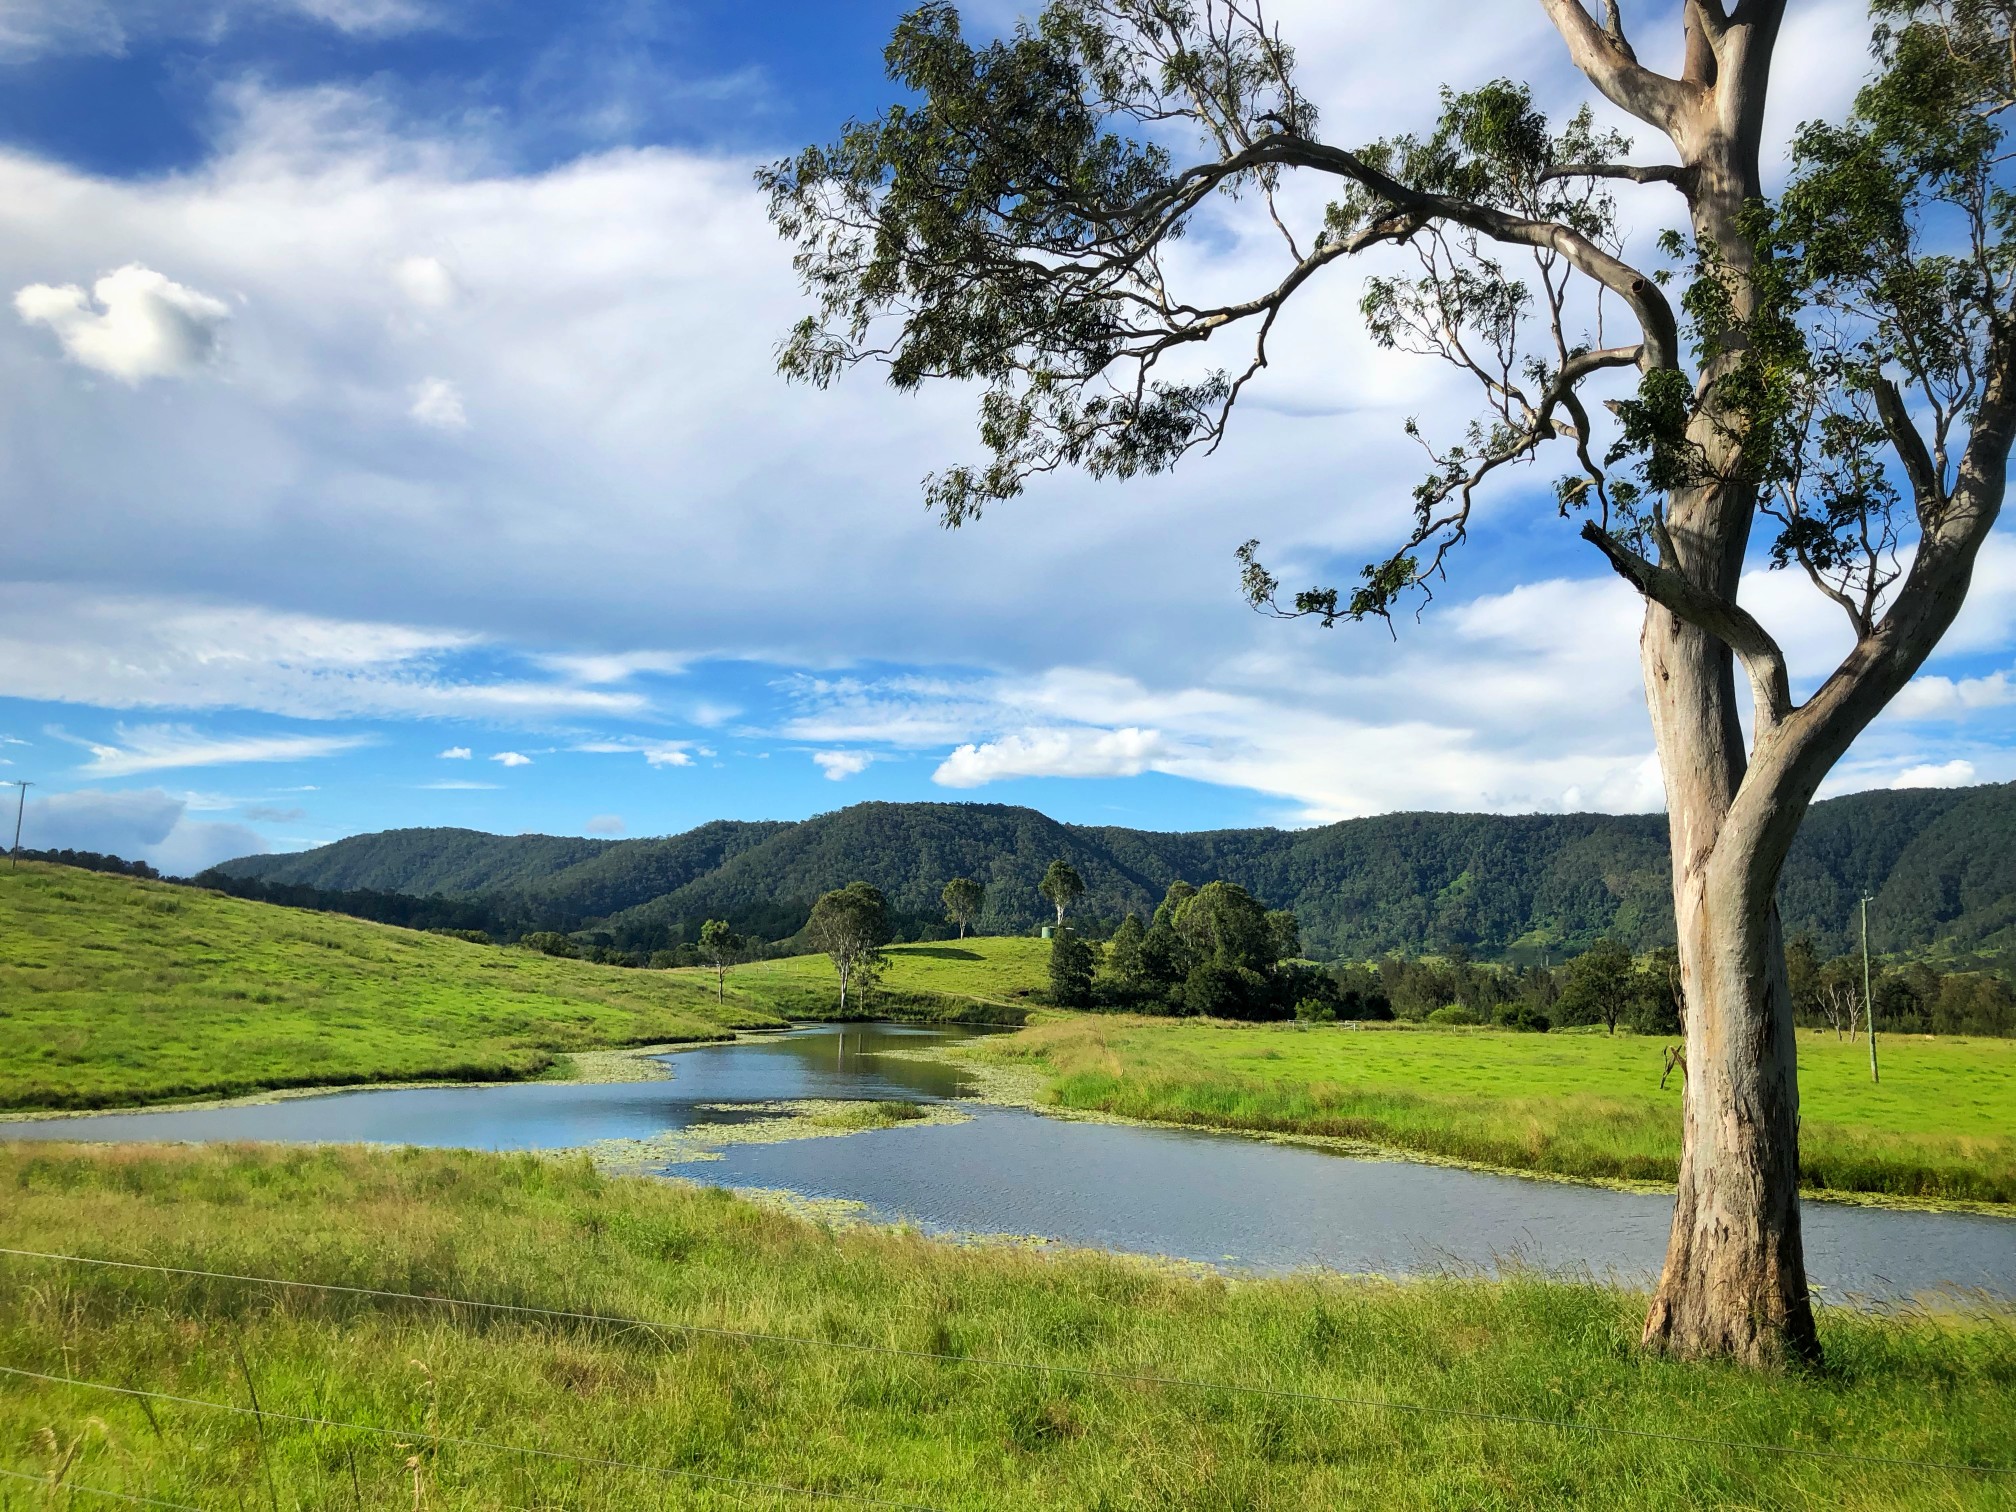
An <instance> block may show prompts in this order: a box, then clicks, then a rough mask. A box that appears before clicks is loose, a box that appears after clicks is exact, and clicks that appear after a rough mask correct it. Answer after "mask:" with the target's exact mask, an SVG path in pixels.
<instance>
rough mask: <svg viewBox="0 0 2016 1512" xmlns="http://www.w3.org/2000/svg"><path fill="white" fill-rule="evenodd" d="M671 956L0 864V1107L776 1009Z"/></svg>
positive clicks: (529, 1053) (382, 1075)
mask: <svg viewBox="0 0 2016 1512" xmlns="http://www.w3.org/2000/svg"><path fill="white" fill-rule="evenodd" d="M775 1022H776V1019H775V1017H774V1016H773V1015H771V1014H770V1013H768V1012H766V1011H765V1010H763V1009H762V1008H760V1007H758V1006H757V1005H756V1004H754V1003H753V1002H749V1001H738V1002H731V1003H729V1004H728V1005H726V1007H725V1008H717V1007H716V1005H715V1003H714V1000H713V994H712V993H711V992H710V991H706V990H703V987H702V984H701V983H699V982H697V981H693V980H691V979H685V978H675V977H673V976H672V975H671V974H670V973H666V972H643V971H623V970H618V969H616V968H614V967H604V966H591V965H587V964H585V963H582V962H575V961H558V960H550V959H548V958H547V957H544V956H538V955H533V954H531V953H530V952H528V951H522V950H502V949H497V948H494V947H485V946H479V945H468V944H464V943H462V942H461V941H459V940H451V939H444V938H440V937H437V936H433V935H425V934H417V933H414V932H412V931H410V930H402V929H391V928H388V927H385V926H382V925H377V924H367V923H364V922H362V921H360V920H355V919H347V918H343V917H340V916H336V915H330V914H315V913H306V912H302V911H299V910H295V909H286V908H276V907H273V906H271V905H269V904H261V903H246V902H241V901H239V900H237V899H235V898H225V897H219V896H217V895H215V894H213V893H206V892H201V891H198V890H196V889H192V888H186V887H174V886H169V885H167V884H164V883H158V882H143V881H139V880H136V879H134V878H129V877H115V876H106V875H101V874H98V873H94V872H84V871H75V870H72V869H69V868H66V867H52V866H42V865H38V864H35V863H27V864H24V865H23V866H22V867H21V868H20V869H19V870H18V871H11V872H10V871H0V1109H5V1108H96V1107H110V1106H116V1105H121V1104H133V1103H141V1102H148V1101H158V1100H161V1099H164V1098H174V1097H202V1096H228V1095H234V1094H237V1093H243V1092H251V1091H257V1090H260V1089H264V1088H270V1087H304V1086H327V1085H334V1084H340V1083H345V1082H364V1081H393V1080H408V1079H413V1080H419V1079H432V1078H441V1079H466V1080H487V1079H491V1078H500V1077H521V1076H532V1075H537V1074H538V1073H539V1072H540V1071H542V1070H544V1069H545V1068H546V1067H548V1066H550V1065H551V1064H552V1063H553V1060H554V1058H555V1056H556V1054H558V1053H560V1052H564V1051H567V1050H576V1049H585V1048H588V1047H591V1046H596V1045H620V1044H643V1043H651V1042H654V1041H660V1040H664V1041H672V1040H703V1039H718V1038H721V1037H723V1036H724V1035H725V1034H726V1033H727V1032H728V1031H729V1029H730V1028H731V1027H732V1026H735V1025H756V1024H768V1023H775Z"/></svg>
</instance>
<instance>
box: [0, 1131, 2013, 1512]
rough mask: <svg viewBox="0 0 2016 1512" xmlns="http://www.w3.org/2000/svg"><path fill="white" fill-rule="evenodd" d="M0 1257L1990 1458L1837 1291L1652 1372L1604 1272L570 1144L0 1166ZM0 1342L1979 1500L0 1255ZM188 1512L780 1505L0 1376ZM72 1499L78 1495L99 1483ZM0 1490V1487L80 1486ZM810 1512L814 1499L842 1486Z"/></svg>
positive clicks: (824, 1433)
mask: <svg viewBox="0 0 2016 1512" xmlns="http://www.w3.org/2000/svg"><path fill="white" fill-rule="evenodd" d="M0 1244H4V1245H7V1246H12V1247H27V1248H51V1249H64V1250H79V1249H81V1250H85V1251H88V1252H90V1253H93V1254H98V1255H104V1256H110V1257H119V1258H131V1259H138V1260H145V1261H149V1262H153V1263H160V1264H168V1265H179V1266H188V1267H193V1268H200V1269H207V1270H215V1271H224V1272H240V1273H250V1274H271V1275H284V1276H293V1277H302V1278H312V1279H318V1280H325V1281H332V1282H340V1283H345V1284H350V1285H357V1286H368V1287H383V1288H388V1289H394V1290H400V1291H410V1292H425V1293H433V1294H438V1295H447V1296H460V1297H473V1298H483V1299H487V1300H492V1301H498V1302H511V1303H521V1304H526V1305H531V1306H539V1307H549V1308H558V1309H564V1310H571V1311H581V1312H597V1313H601V1314H603V1315H608V1316H618V1317H626V1318H643V1319H667V1320H682V1321H686V1322H691V1323H696V1324H703V1325H708V1326H715V1327H721V1328H729V1329H739V1330H750V1331H758V1332H766V1333H774V1334H786V1335H791V1336H794V1337H802V1338H807V1339H812V1340H822V1341H829V1342H833V1343H851V1344H872V1345H880V1346H889V1347H893V1348H896V1349H903V1350H913V1351H920V1352H928V1353H931V1354H943V1355H951V1356H954V1357H974V1356H984V1357H989V1358H998V1359H1011V1360H1020V1361H1027V1362H1034V1363H1042V1364H1051V1365H1057V1366H1063V1367H1086V1368H1093V1369H1100V1370H1113V1371H1119V1372H1127V1373H1136V1374H1140V1375H1152V1376H1159V1377H1165V1378H1169V1377H1183V1378H1190V1379H1197V1380H1205V1381H1218V1382H1236V1383H1241V1384H1244V1385H1249V1386H1259V1387H1268V1388H1274V1389H1278V1390H1280V1391H1284V1392H1286V1391H1294V1392H1306V1393H1314V1394H1320V1395H1326V1396H1335V1397H1347V1398H1353V1399H1356V1400H1358V1401H1360V1402H1365V1403H1371V1402H1382V1401H1383V1402H1390V1401H1403V1402H1408V1403H1413V1404H1418V1405H1422V1406H1427V1407H1431V1408H1446V1409H1463V1410H1474V1411H1481V1412H1491V1413H1501V1414H1511V1415H1525V1416H1539V1417H1550V1418H1560V1419H1572V1420H1574V1421H1576V1422H1581V1423H1589V1424H1601V1425H1607V1426H1610V1427H1620V1428H1621V1427H1630V1428H1639V1429H1646V1430H1653V1431H1657V1432H1663V1433H1670V1434H1676V1435H1681V1436H1699V1437H1705V1438H1711V1439H1737V1440H1759V1441H1765V1442H1769V1443H1773V1444H1779V1445H1784V1446H1788V1447H1796V1448H1803V1449H1813V1450H1836V1451H1843V1452H1849V1453H1857V1454H1864V1455H1873V1456H1891V1457H1903V1458H1914V1459H1936V1460H1953V1461H1976V1462H1984V1461H1985V1462H1996V1463H2007V1462H2009V1461H2010V1460H2011V1458H2012V1456H2011V1450H2010V1441H2009V1426H2010V1424H2011V1422H2012V1421H2016V1328H2012V1324H2011V1320H2010V1319H2009V1318H2008V1317H2007V1316H2006V1315H2002V1316H1995V1315H1980V1316H1960V1315H1934V1314H1930V1313H1925V1314H1914V1315H1912V1316H1910V1317H1905V1318H1876V1317H1866V1316H1858V1315H1853V1314H1848V1313H1844V1312H1838V1311H1834V1310H1831V1309H1830V1310H1826V1311H1824V1312H1823V1314H1822V1318H1821V1331H1822V1336H1823V1339H1824V1342H1825V1344H1826V1347H1827V1351H1828V1361H1829V1363H1828V1366H1827V1368H1826V1370H1825V1371H1824V1372H1822V1373H1820V1374H1817V1375H1810V1376H1808V1375H1774V1374H1746V1373H1744V1372H1741V1371H1737V1370H1733V1369H1727V1368H1722V1367H1718V1366H1704V1365H1682V1364H1676V1363H1672V1362H1668V1361H1663V1360H1658V1359H1653V1358H1648V1357H1646V1356H1644V1355H1642V1354H1640V1353H1639V1352H1638V1350H1637V1349H1636V1347H1635V1342H1634V1341H1635V1339H1636V1335H1637V1327H1638V1323H1639V1320H1640V1317H1641V1316H1642V1310H1643V1306H1644V1299H1643V1298H1642V1297H1640V1296H1637V1295H1634V1294H1631V1293H1629V1292H1623V1291H1617V1290H1612V1289H1609V1288H1605V1287H1600V1286H1587V1285H1564V1284H1559V1283H1550V1282H1542V1281H1539V1280H1513V1281H1510V1282H1504V1283H1497V1282H1488V1283H1487V1282H1483V1281H1477V1280H1466V1279H1444V1280H1433V1281H1423V1282H1409V1283H1405V1284H1399V1283H1385V1282H1378V1281H1353V1280H1345V1279H1341V1278H1322V1277H1300V1278H1295V1279H1286V1280H1236V1281H1235V1280H1227V1279H1223V1278H1215V1277H1191V1276H1185V1275H1181V1274H1176V1273H1173V1272H1166V1271H1161V1270H1156V1269H1152V1268H1149V1267H1145V1266H1143V1265H1141V1264H1138V1263H1132V1262H1125V1261H1121V1260H1118V1259H1114V1258H1111V1257H1102V1256H1093V1255H1077V1256H1064V1257H1051V1256H1041V1255H1032V1254H1028V1253H1023V1252H1017V1251H1009V1250H1001V1249H982V1248H961V1247H955V1246H950V1245H945V1244H940V1243H936V1242H932V1241H928V1240H925V1239H922V1238H919V1237H917V1236H915V1235H908V1234H902V1233H893V1232H889V1231H854V1232H847V1231H837V1232H836V1231H832V1230H828V1229H824V1228H820V1227H817V1226H814V1225H812V1224H809V1223H807V1222H805V1221H802V1220H799V1219H796V1218H792V1217H789V1216H786V1215H784V1214H781V1213H778V1212H776V1211H772V1210H766V1209H761V1208H757V1207H754V1206H751V1205H749V1204H747V1203H744V1202H742V1201H739V1200H737V1199H735V1198H732V1197H729V1196H727V1195H725V1194H722V1193H719V1192H714V1191H707V1190H699V1189H690V1188H683V1187H677V1186H672V1185H668V1184H664V1183H655V1182H646V1181H641V1180H622V1179H611V1178H604V1177H600V1176H597V1175H596V1174H595V1173H594V1172H593V1171H592V1170H590V1169H589V1168H588V1167H586V1166H585V1165H583V1164H560V1163H552V1162H546V1161H542V1160H539V1159H536V1158H532V1157H503V1156H487V1155H473V1154H464V1153H455V1152H445V1151H417V1150H416V1151H400V1152H377V1153H367V1152H362V1151H357V1150H336V1149H321V1150H313V1151H308V1150H293V1151H274V1150H247V1149H238V1150H230V1149H217V1148H211V1149H200V1150H198V1149H175V1150H160V1149H155V1150H135V1149H126V1150H93V1149H86V1148H83V1147H50V1146H38V1147H34V1148H32V1149H30V1148H24V1147H12V1148H0ZM0 1278H4V1280H0V1363H6V1364H12V1365H19V1366H23V1367H27V1368H31V1369H37V1370H45V1371H48V1372H50V1373H55V1374H66V1375H76V1376H83V1377H88V1378H90V1379H94V1380H99V1381H109V1382H114V1383H118V1384H125V1385H133V1386H137V1387H140V1388H143V1389H148V1390H159V1391H164V1392H170V1393H174V1394H179V1395H186V1396H190V1397H198V1398H203V1399H207V1400H211V1401H219V1402H232V1403H237V1404H241V1405H246V1404H249V1403H250V1402H251V1401H252V1399H253V1396H254V1394H255V1393H256V1396H257V1399H258V1402H259V1404H260V1405H261V1407H262V1409H263V1410H264V1411H265V1412H266V1413H268V1414H278V1413H286V1414H298V1415H303V1416H316V1417H325V1418H331V1419H336V1420H341V1421H345V1422H359V1423H373V1424H380V1425H386V1426H390V1427H395V1428H401V1429H406V1430H425V1431H428V1432H434V1433H441V1434H448V1435H454V1436H458V1437H464V1438H474V1439H487V1440H492V1441H495V1442H499V1443H507V1444H516V1445H536V1446H541V1447H545V1448H549V1449H554V1450H559V1451H562V1452H565V1453H569V1454H574V1455H579V1456H582V1457H585V1458H590V1459H593V1458H608V1459H620V1460H628V1461H636V1462H640V1463H645V1464H651V1465H657V1466H668V1467H674V1468H677V1469H682V1470H686V1471H691V1472H695V1473H697V1474H706V1475H721V1476H730V1477H737V1478H741V1479H744V1480H750V1481H762V1482H781V1483H786V1484H789V1485H793V1486H797V1487H804V1488H812V1489H819V1490H825V1491H830V1492H834V1493H841V1494H852V1495H859V1496H874V1497H882V1498H887V1499H891V1500H896V1501H902V1502H910V1503H918V1504H923V1505H927V1506H931V1507H939V1508H947V1509H967V1508H972V1509H981V1508H985V1509H997V1508H1057V1507H1072V1508H1077V1507H1087V1508H1106V1509H1136V1508H1139V1509H1147V1508H1169V1509H1175V1508H1182V1509H1186V1512H1187V1509H1200V1508H1201V1509H1227V1512H1230V1509H1247V1508H1283V1509H1285V1508H1312V1509H1314V1508H1333V1507H1344V1506H1353V1507H1358V1506H1363V1507H1381V1508H1455V1507H1515V1506H1516V1507H1578V1508H1587V1507H1602V1508H1608V1507H1616V1508H1626V1507H1630V1508H1661V1507H1675V1508H1678V1507H1690V1508H1691V1507H1703V1506H1743V1507H1765V1506H1770V1507H1779V1506H1785V1507H1795V1506H1796V1507H1816V1508H1817V1507H1830V1508H1831V1507H1841V1508H1851V1509H1870V1512H1873V1509H1877V1508H1927V1509H1930V1508H1942V1509H1947V1508H1961V1507H1995V1506H2007V1505H2008V1496H2009V1491H2010V1488H2009V1486H2008V1485H2007V1483H2006V1482H1997V1481H1993V1480H1991V1479H1989V1478H1986V1477H1983V1476H1980V1475H1977V1474H1973V1473H1968V1472H1950V1471H1933V1470H1916V1469H1905V1468H1895V1467H1890V1468H1886V1467H1882V1466H1853V1465H1843V1464H1838V1463H1831V1462H1828V1461H1824V1460H1806V1459H1785V1458H1778V1457H1772V1456H1760V1455H1757V1454H1753V1453H1750V1452H1746V1451H1741V1450H1735V1449H1728V1448H1721V1447H1714V1446H1711V1445H1700V1444H1689V1443H1676V1442H1667V1441H1659V1440H1647V1439H1632V1438H1624V1437H1610V1436H1602V1435H1592V1434H1581V1433H1570V1432H1562V1431H1559V1430H1556V1429H1549V1428H1541V1427H1533V1426H1524V1425H1517V1424H1511V1423H1503V1422H1484V1421H1478V1420H1475V1419H1465V1418H1461V1417H1453V1416H1447V1415H1441V1414H1438V1413H1435V1412H1429V1413H1418V1414H1417V1413H1407V1412H1398V1411H1392V1410H1385V1409H1382V1408H1380V1407H1377V1406H1371V1405H1343V1404H1336V1403H1329V1402H1318V1401H1312V1400H1296V1399H1290V1398H1284V1397H1279V1396H1267V1395H1260V1394H1254V1393H1233V1392H1201V1393H1200V1392H1196V1391H1192V1390H1188V1389H1185V1388H1181V1387H1178V1386H1174V1385H1154V1384H1145V1383H1138V1382H1123V1381H1116V1380H1108V1379H1097V1378H1086V1377H1082V1376H1075V1375H1054V1374H1053V1375H1046V1374H1042V1373H1037V1372H1030V1371H1021V1370H1006V1369H995V1368H989V1367H986V1366H982V1365H979V1364H972V1363H960V1362H959V1360H958V1359H957V1358H955V1359H954V1360H953V1361H949V1362H948V1361H941V1360H927V1359H915V1358H895V1357H889V1356H882V1355H863V1354H859V1353H851V1352H846V1351H842V1350H831V1349H826V1348H819V1347H794V1346H790V1345H784V1344H774V1343H773V1344H763V1343H754V1342H743V1341H737V1340H731V1339H727V1338H722V1337H709V1336H695V1335H690V1334H680V1333H677V1332H668V1331H663V1330H654V1329H649V1328H639V1327H632V1326H628V1325H613V1324H612V1325H595V1324H583V1323H571V1322H566V1321H563V1320H558V1319H550V1318H548V1319H541V1318H537V1317H531V1316H524V1315H518V1316H514V1315H509V1314H497V1313H490V1312H479V1311H471V1310H467V1309H458V1308H443V1307H438V1306H432V1305H427V1304H417V1303H407V1302H400V1301H396V1300H390V1299H384V1298H372V1297H365V1296H357V1295H346V1294H339V1293H321V1292H313V1291H291V1290H290V1291H276V1290H273V1289H268V1288H262V1287H257V1286H252V1285H248V1284H245V1283H240V1282H234V1281H224V1280H210V1279H204V1278H195V1277H178V1276H164V1275H154V1274H145V1273H126V1272H118V1271H106V1270H95V1269H87V1268H79V1267H64V1266H52V1265H48V1264H44V1263H40V1262H31V1261H22V1260H0ZM72 1445H75V1446H76V1452H75V1456H74V1459H73V1460H72V1461H71V1462H70V1466H69V1470H68V1472H67V1473H68V1475H69V1476H70V1477H71V1478H72V1479H74V1480H75V1481H76V1482H77V1483H80V1484H83V1485H89V1486H95V1487H100V1488H103V1489H109V1490H119V1491H125V1492H128V1493H132V1494H138V1495H149V1496H155V1497H159V1498H163V1499H166V1500H170V1501H181V1502H186V1503H189V1504H192V1505H197V1506H203V1507H237V1506H246V1507H296V1506H299V1507H316V1508H323V1507H329V1508H356V1507H365V1508H373V1509H377V1508H385V1507H400V1508H406V1507H411V1506H414V1505H419V1506H422V1507H424V1508H427V1509H430V1512H456V1509H474V1508H493V1507H500V1506H512V1507H521V1508H525V1507H542V1508H543V1507H570V1508H590V1507H592V1508H598V1509H603V1508H606V1509H611V1512H630V1509H641V1508H646V1507H652V1508H657V1507H698V1508H715V1507H731V1506H757V1507H764V1506H778V1507H784V1506H791V1507H796V1506H802V1505H807V1504H808V1503H806V1502H804V1501H803V1500H802V1499H795V1498H787V1497H774V1498H773V1497H767V1496H764V1495H759V1494H755V1493H752V1492H748V1491H747V1490H744V1489H738V1488H733V1487H725V1486H710V1485H707V1484H704V1483H700V1482H694V1481H681V1480H678V1479H676V1478H675V1479H670V1480H668V1479H665V1478H662V1477H654V1476H650V1475H644V1474H639V1473H636V1472H630V1471H622V1470H617V1469H612V1468H598V1467H592V1466H583V1465H579V1464H568V1463H558V1462H552V1461H540V1460H536V1459H533V1458H530V1457H526V1456H521V1455H515V1454H511V1453H507V1452H503V1451H499V1450H492V1449H477V1448H468V1447H458V1446H430V1445H429V1443H428V1442H427V1441H425V1440H422V1439H420V1438H418V1437H399V1438H391V1439H386V1438H376V1437H366V1436H360V1435H347V1434H343V1433H339V1432H334V1431H330V1430H315V1429H308V1428H303V1427H299V1426H290V1425H287V1424H285V1423H282V1422H278V1421H276V1420H274V1419H273V1418H271V1417H268V1418H267V1419H266V1420H265V1421H264V1422H263V1424H262V1423H260V1422H258V1421H255V1420H254V1419H251V1418H249V1417H227V1416H225V1415H223V1414H219V1413H214V1412H205V1411H204V1410H202V1409H200V1408H194V1407H184V1406H176V1405H172V1404H151V1405H149V1406H145V1407H143V1406H142V1405H140V1404H139V1403H137V1402H134V1401H132V1400H128V1399H121V1398H117V1397H113V1396H108V1395H104V1394H97V1393H89V1392H85V1391H81V1390H77V1389H73V1388H68V1387H58V1386H48V1385H41V1384H31V1383H23V1382H19V1381H10V1382H8V1383H7V1385H6V1386H5V1388H4V1389H0V1466H4V1467H5V1468H9V1469H25V1470H31V1471H38V1472H39V1471H41V1470H42V1469H44V1468H46V1467H47V1466H49V1465H50V1464H51V1463H53V1462H54V1460H55V1459H57V1458H59V1457H60V1456H61V1455H62V1454H63V1452H64V1451H65V1450H66V1449H68V1448H69V1447H70V1446H72ZM90 1504H91V1502H90V1501H89V1500H88V1499H85V1498H79V1499H78V1500H77V1501H76V1505H78V1506H80V1507H82V1506H86V1505H90ZM68 1505H70V1503H69V1501H68V1500H66V1499H65V1498H63V1497H61V1496H58V1497H54V1498H51V1499H49V1500H44V1499H43V1497H42V1495H41V1493H39V1492H37V1493H35V1494H33V1495H24V1494H23V1493H22V1492H21V1491H20V1490H19V1489H18V1488H15V1489H6V1483H4V1482H0V1507H19V1508H24V1509H25V1508H29V1507H35V1508H42V1507H45V1506H68ZM835 1505H840V1504H838V1503H836V1504H835Z"/></svg>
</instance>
